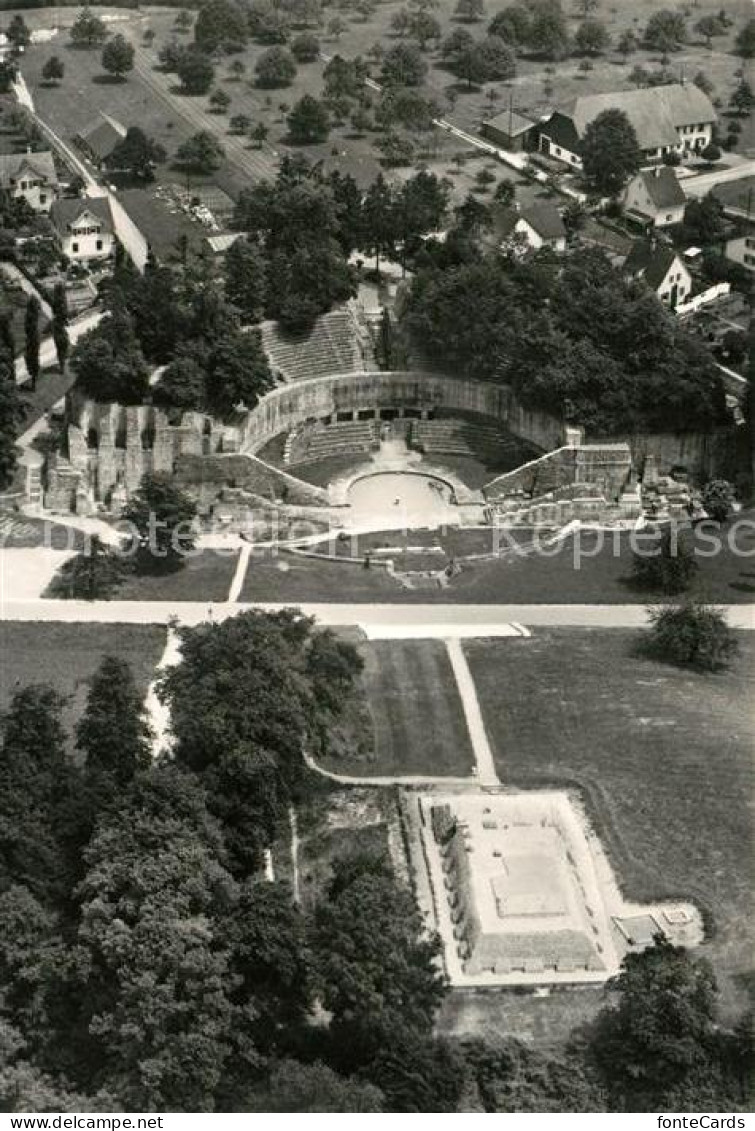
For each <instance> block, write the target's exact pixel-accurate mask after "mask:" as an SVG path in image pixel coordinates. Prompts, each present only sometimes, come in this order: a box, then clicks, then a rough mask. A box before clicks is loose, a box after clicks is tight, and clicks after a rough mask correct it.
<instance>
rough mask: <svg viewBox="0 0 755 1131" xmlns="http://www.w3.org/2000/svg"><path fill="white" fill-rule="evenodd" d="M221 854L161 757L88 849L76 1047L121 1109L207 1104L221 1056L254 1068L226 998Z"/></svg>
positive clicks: (229, 889) (184, 783)
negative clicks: (111, 1088) (109, 1089)
mask: <svg viewBox="0 0 755 1131" xmlns="http://www.w3.org/2000/svg"><path fill="white" fill-rule="evenodd" d="M221 853H222V844H221V839H220V831H219V829H218V828H217V825H216V823H215V822H214V821H213V820H212V818H211V817H210V816H209V814H208V813H207V809H206V806H205V798H204V794H203V792H202V790H201V787H200V786H199V785H198V784H197V783H196V782H195V780H193V779H192V778H191V777H190V776H189V775H187V774H185V773H182V772H181V771H180V769H178V768H177V767H175V766H171V765H167V766H165V767H160V768H156V769H154V770H152V771H151V772H149V773H147V774H143V775H139V776H137V777H136V778H135V779H134V782H133V783H132V785H131V786H130V787H129V788H128V789H127V790H126V793H125V797H124V799H123V803H122V805H121V806H120V808H119V810H118V811H117V812H115V813H112V814H109V815H108V816H107V817H106V819H104V820H103V821H102V822H101V823H100V825H99V827H98V828H97V830H96V832H95V835H94V837H93V838H92V840H91V842H90V844H89V846H88V848H87V849H86V852H85V856H84V862H85V866H86V873H85V875H84V878H83V880H82V882H81V884H80V885H79V887H78V889H77V899H78V903H79V915H78V921H77V935H76V951H77V954H78V956H79V961H78V962H77V964H76V967H75V970H74V971H73V978H74V983H73V988H74V989H78V994H79V1016H78V1017H77V1021H78V1030H79V1033H80V1036H79V1042H78V1044H79V1048H78V1050H77V1051H78V1055H79V1057H80V1059H81V1061H82V1063H84V1064H87V1063H90V1064H91V1063H96V1064H97V1065H98V1068H99V1074H100V1076H101V1077H102V1078H104V1079H105V1080H107V1081H108V1083H109V1084H110V1086H111V1087H113V1090H114V1091H115V1092H116V1093H117V1095H118V1097H119V1099H120V1101H121V1102H122V1103H123V1104H124V1105H125V1106H127V1107H128V1108H129V1109H130V1108H132V1107H133V1108H134V1109H137V1108H138V1109H139V1110H142V1109H144V1110H150V1111H177V1110H182V1109H185V1110H191V1111H208V1110H212V1109H213V1107H214V1106H215V1103H216V1099H215V1097H216V1092H217V1090H218V1088H219V1086H220V1084H221V1082H222V1080H223V1076H224V1070H225V1068H226V1061H227V1060H229V1061H232V1062H238V1067H239V1069H241V1070H244V1071H246V1072H247V1073H250V1072H251V1071H253V1070H255V1069H257V1068H258V1058H257V1056H256V1054H255V1053H254V1050H253V1049H252V1048H251V1047H249V1045H248V1043H245V1039H244V1038H245V1029H246V1024H245V1019H244V1018H243V1017H242V1016H240V1015H238V1016H235V1015H234V1010H233V1007H232V1005H231V1002H230V1001H229V998H228V988H229V977H228V961H229V956H228V950H227V947H226V946H225V944H224V942H223V939H222V934H221V929H220V926H219V919H220V917H221V916H222V914H223V913H224V911H225V909H226V908H227V906H228V905H229V904H231V903H232V901H233V899H234V897H235V887H234V884H233V881H232V879H231V877H230V876H229V874H228V872H227V871H226V870H225V869H224V867H223V865H222V864H221V862H220V857H221ZM135 877H138V882H137V883H135V882H134V881H135ZM105 909H107V910H106V911H105ZM242 1058H243V1059H242Z"/></svg>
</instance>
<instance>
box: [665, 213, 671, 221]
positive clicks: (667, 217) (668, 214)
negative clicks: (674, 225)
mask: <svg viewBox="0 0 755 1131" xmlns="http://www.w3.org/2000/svg"><path fill="white" fill-rule="evenodd" d="M666 219H667V220H671V219H672V214H671V213H670V212H667V213H666Z"/></svg>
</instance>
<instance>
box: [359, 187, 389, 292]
mask: <svg viewBox="0 0 755 1131" xmlns="http://www.w3.org/2000/svg"><path fill="white" fill-rule="evenodd" d="M397 238H398V214H397V209H396V201H395V198H394V195H393V191H392V189H391V186H390V185H389V184H388V182H387V181H386V180H385V178H384V177H383V175H382V173H381V174H380V175H379V176H378V177H376V178H375V180H374V181H373V182H372V184H371V185H370V187H369V188H368V189H367V192H366V193H365V197H364V200H363V202H362V216H361V235H360V244H359V248H360V251H364V252H366V253H370V252H371V253H372V254H374V256H375V273H376V274H377V275H379V274H380V256H381V255H391V254H392V253H393V251H394V248H395V245H396V239H397Z"/></svg>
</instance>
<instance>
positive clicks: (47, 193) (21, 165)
mask: <svg viewBox="0 0 755 1131" xmlns="http://www.w3.org/2000/svg"><path fill="white" fill-rule="evenodd" d="M0 188H2V189H5V191H6V192H8V193H10V195H11V196H13V197H15V198H16V199H19V198H20V197H23V198H24V200H25V201H26V203H27V204H28V205H29V207H30V208H33V209H34V211H35V212H49V211H50V208H51V206H52V203H53V201H54V200H55V198H56V196H57V195H58V174H57V171H56V169H55V161H54V160H53V156H52V153H51V152H50V151H49V150H44V151H43V152H40V153H3V154H1V155H0Z"/></svg>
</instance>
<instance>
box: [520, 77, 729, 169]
mask: <svg viewBox="0 0 755 1131" xmlns="http://www.w3.org/2000/svg"><path fill="white" fill-rule="evenodd" d="M605 110H622V111H623V112H624V113H625V114H626V116H627V117H628V119H629V121H630V122H631V124H632V126H633V127H634V132H635V133H636V135H637V142H638V144H639V147H640V149H641V150H642V155H643V158H644V159H645V161H647V162H653V161H660V160H662V158H663V157H664V156H665V155H666V154H668V153H679V154H680V155H682V156H684V154H692V153H696V152H699V151H701V150H703V149H705V147H706V146H707V145H709V144H710V142H711V141H712V139H713V126H714V125H715V122H716V111H715V110H714V108H713V103H712V102H711V100H710V99H709V98H708V96H707V94H705V93H704V92H703V91H702V90H700V88H699V87H697V86H695V85H694V83H670V84H669V85H668V86H655V87H648V88H645V89H642V90H622V91H616V92H613V93H610V94H587V95H584V96H583V97H581V98H577V99H575V100H574V102H573V103H572V104H571V106H570V107H569V108H568V109H565V110H556V111H555V112H554V113H553V114H551V116H550V118H548V119H547V121H545V122H544V123H543V124H542V125H541V126H540V127H539V135H540V136H539V148H540V150H541V152H543V153H547V154H548V156H549V157H554V158H555V159H556V160H557V161H563V162H564V163H565V164H567V165H571V166H573V167H574V168H577V169H579V168H581V167H582V142H583V140H584V136H585V131H586V130H587V127H588V126H589V125H590V123H591V122H594V121H595V119H596V118H597V117H598V115H599V114H602V113H603V112H604V111H605Z"/></svg>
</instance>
